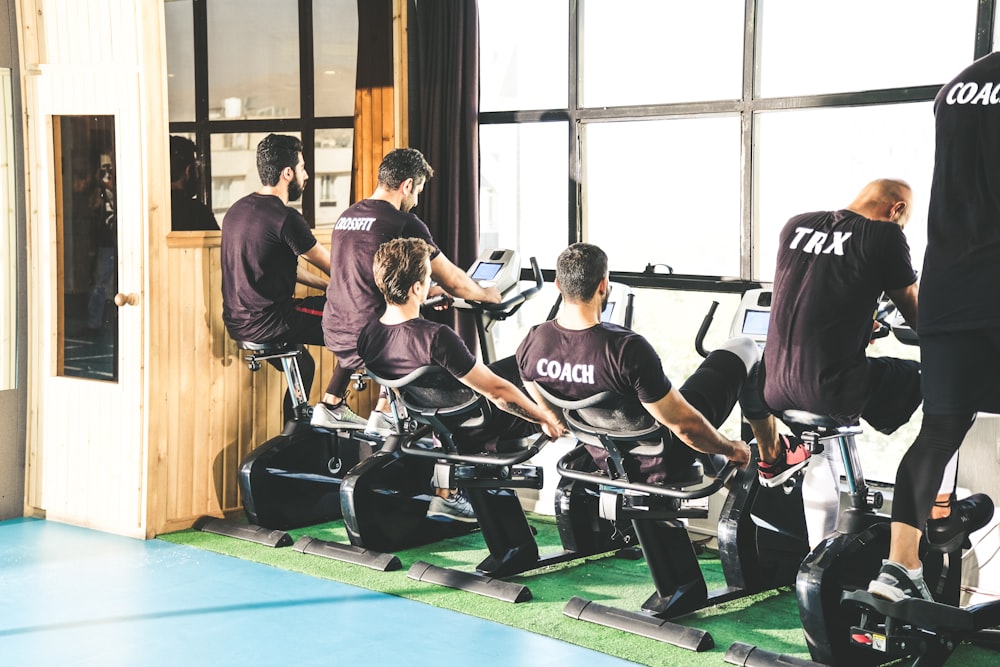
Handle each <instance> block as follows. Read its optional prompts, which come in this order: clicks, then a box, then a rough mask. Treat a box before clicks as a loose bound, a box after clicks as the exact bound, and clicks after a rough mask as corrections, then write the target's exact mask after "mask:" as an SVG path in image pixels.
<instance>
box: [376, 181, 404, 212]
mask: <svg viewBox="0 0 1000 667" xmlns="http://www.w3.org/2000/svg"><path fill="white" fill-rule="evenodd" d="M369 199H375V200H378V201H385V202H389V203H390V204H392V205H393V206H395V207H396V208H397V209H399V208H400V207H401V206H402V205H403V193H402V192H399V191H398V190H389V189H387V188H383V187H382V186H381V185H380V186H378V187H377V188H375V192H373V193H372V196H371V197H369Z"/></svg>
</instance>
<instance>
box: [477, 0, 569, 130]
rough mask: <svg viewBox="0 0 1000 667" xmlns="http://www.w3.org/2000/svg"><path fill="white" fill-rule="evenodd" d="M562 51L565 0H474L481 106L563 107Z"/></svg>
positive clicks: (565, 45) (564, 71) (565, 58)
mask: <svg viewBox="0 0 1000 667" xmlns="http://www.w3.org/2000/svg"><path fill="white" fill-rule="evenodd" d="M527 16H530V17H531V20H525V17H527ZM568 55H569V3H568V2H566V1H565V0H564V1H563V2H553V1H549V2H538V0H480V2H479V69H480V84H479V85H480V102H479V104H480V110H481V111H507V110H519V109H565V108H566V105H567V104H568V90H569V85H568V81H567V78H568V76H569V75H568V72H569V69H568V67H569V65H568V62H569V61H568Z"/></svg>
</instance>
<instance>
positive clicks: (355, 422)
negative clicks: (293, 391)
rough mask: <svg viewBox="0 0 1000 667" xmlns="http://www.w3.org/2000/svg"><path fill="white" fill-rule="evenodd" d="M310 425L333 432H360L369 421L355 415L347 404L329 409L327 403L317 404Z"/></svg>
mask: <svg viewBox="0 0 1000 667" xmlns="http://www.w3.org/2000/svg"><path fill="white" fill-rule="evenodd" d="M309 423H310V424H312V425H313V426H319V427H320V428H328V429H331V430H337V429H357V430H360V429H363V428H364V427H365V426H367V424H368V422H367V421H365V420H364V419H362V418H361V417H359V416H357V415H356V414H354V411H353V410H351V409H350V408H349V407H347V403H341V404H340V405H338V406H337V407H335V408H328V407H326V404H325V403H317V404H316V407H314V408H313V416H312V419H310V420H309Z"/></svg>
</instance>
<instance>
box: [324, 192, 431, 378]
mask: <svg viewBox="0 0 1000 667" xmlns="http://www.w3.org/2000/svg"><path fill="white" fill-rule="evenodd" d="M396 238H420V239H423V240H424V241H427V242H428V243H430V244H431V245H432V246H434V248H435V250H434V252H433V253H432V254H431V258H432V259H433V258H434V257H436V256H437V254H438V253H439V252H440V251H439V250H438V249H437V245H436V244H435V243H434V239H432V238H431V233H430V230H428V229H427V225H425V224H424V223H423V221H421V220H420V218H418V217H417V216H415V215H413V214H412V213H403V212H402V211H400V210H399V209H397V208H396V207H395V206H393V205H392V204H390V203H389V202H387V201H382V200H378V199H364V200H362V201H359V202H358V203H356V204H354V205H353V206H351V207H350V208H348V209H347V210H346V211H344V213H343V214H342V215H341V216H340V219H339V220H337V224H336V225H334V228H333V234H332V235H331V237H330V285H329V287H327V290H326V309H325V310H324V311H323V338H324V340H325V341H326V346H327V347H328V348H330V349H331V350H333V351H334V353H338V359H337V361H338V363H346V364H347V365H348V366H355V364H356V360H354V359H352V355H351V354H350V353H351V352H352V351H353V350H355V348H356V344H357V338H358V334H359V333H360V332H361V330H362V329H363V328H364V326H365V325H366V324H367V323H368V322H370V321H371V320H372V319H376V318H378V317H379V316H381V314H382V313H383V312H384V311H385V300H384V299H383V298H382V294H381V292H379V290H378V287H376V285H375V275H374V273H373V272H372V260H374V258H375V252H376V251H377V250H378V248H379V246H380V245H382V244H383V243H385V242H386V241H391V240H392V239H396Z"/></svg>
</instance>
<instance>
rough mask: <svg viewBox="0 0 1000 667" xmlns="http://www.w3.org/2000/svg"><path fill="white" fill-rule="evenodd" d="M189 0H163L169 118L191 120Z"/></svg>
mask: <svg viewBox="0 0 1000 667" xmlns="http://www.w3.org/2000/svg"><path fill="white" fill-rule="evenodd" d="M192 12H193V10H192V8H191V0H167V3H166V5H164V19H165V22H166V31H167V100H168V106H169V107H170V122H171V123H173V122H183V121H192V120H194V18H193V13H192Z"/></svg>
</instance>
